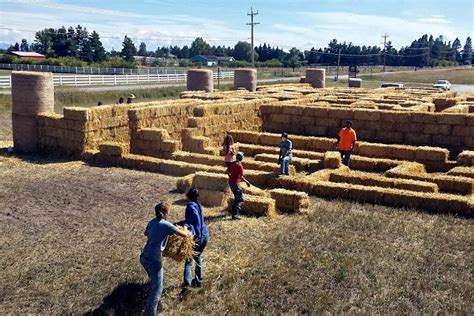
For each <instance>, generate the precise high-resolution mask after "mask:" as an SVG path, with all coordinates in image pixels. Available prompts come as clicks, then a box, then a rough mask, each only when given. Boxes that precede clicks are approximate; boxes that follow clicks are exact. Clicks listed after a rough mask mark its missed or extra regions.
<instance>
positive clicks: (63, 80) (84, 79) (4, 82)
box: [0, 71, 234, 88]
mask: <svg viewBox="0 0 474 316" xmlns="http://www.w3.org/2000/svg"><path fill="white" fill-rule="evenodd" d="M218 75H219V79H232V78H234V72H233V71H221V72H220V73H214V79H215V80H217V79H218ZM186 79H187V74H186V73H181V74H150V75H148V74H147V75H68V74H66V75H64V74H53V80H54V85H55V86H74V87H80V86H101V85H104V86H105V85H120V84H147V83H167V82H170V83H171V82H184V81H186ZM0 88H11V76H0Z"/></svg>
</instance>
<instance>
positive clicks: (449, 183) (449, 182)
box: [434, 175, 474, 195]
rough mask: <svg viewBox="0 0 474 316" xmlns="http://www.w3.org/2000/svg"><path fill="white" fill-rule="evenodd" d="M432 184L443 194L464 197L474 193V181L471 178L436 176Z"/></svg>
mask: <svg viewBox="0 0 474 316" xmlns="http://www.w3.org/2000/svg"><path fill="white" fill-rule="evenodd" d="M434 182H435V183H436V184H437V185H438V187H439V189H440V190H441V191H444V192H449V193H458V194H464V195H467V194H472V193H474V179H472V178H467V177H458V176H443V175H438V176H436V177H434Z"/></svg>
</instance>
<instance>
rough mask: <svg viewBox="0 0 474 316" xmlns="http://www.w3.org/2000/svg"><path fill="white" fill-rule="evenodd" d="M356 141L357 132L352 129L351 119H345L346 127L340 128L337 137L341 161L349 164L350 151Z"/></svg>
mask: <svg viewBox="0 0 474 316" xmlns="http://www.w3.org/2000/svg"><path fill="white" fill-rule="evenodd" d="M356 141H357V134H356V132H355V130H354V129H352V121H351V120H347V121H346V127H344V128H342V129H341V131H340V132H339V135H338V138H337V143H336V146H337V149H338V150H339V152H340V153H341V158H342V163H343V164H344V165H346V166H349V161H350V159H351V153H352V150H353V149H354V145H355V142H356Z"/></svg>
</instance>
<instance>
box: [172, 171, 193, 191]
mask: <svg viewBox="0 0 474 316" xmlns="http://www.w3.org/2000/svg"><path fill="white" fill-rule="evenodd" d="M193 180H194V174H189V175H187V176H184V177H181V178H179V179H178V180H176V190H177V191H178V192H179V193H186V192H188V190H189V189H190V188H191V186H192V185H193Z"/></svg>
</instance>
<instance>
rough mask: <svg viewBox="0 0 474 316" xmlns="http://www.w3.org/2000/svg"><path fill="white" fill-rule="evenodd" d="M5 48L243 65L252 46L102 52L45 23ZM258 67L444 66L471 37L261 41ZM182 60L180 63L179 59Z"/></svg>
mask: <svg viewBox="0 0 474 316" xmlns="http://www.w3.org/2000/svg"><path fill="white" fill-rule="evenodd" d="M8 50H9V51H35V52H38V53H42V54H45V55H46V56H47V57H48V58H62V57H70V58H75V59H78V60H80V61H84V62H87V63H102V62H105V61H107V60H110V59H123V60H124V61H125V62H129V63H132V62H133V61H134V56H144V57H155V58H157V59H158V60H157V63H159V62H160V59H166V58H170V57H173V58H177V59H178V60H182V61H183V63H184V60H189V59H191V58H192V57H194V56H197V55H205V56H232V57H234V59H235V60H236V62H234V63H231V66H239V65H242V66H247V65H248V63H249V62H250V60H251V52H252V47H251V45H250V44H249V43H248V42H242V41H239V42H237V43H236V44H235V45H234V46H233V47H231V46H221V45H218V46H216V45H212V46H211V45H210V44H209V43H207V42H206V41H205V40H204V39H203V38H201V37H198V38H196V39H195V40H194V41H193V42H192V43H191V45H189V46H188V45H184V46H182V47H179V46H176V45H175V46H161V47H160V46H158V47H157V48H156V49H155V50H149V49H148V47H147V45H146V43H145V42H141V43H140V44H139V45H138V47H137V46H136V45H135V43H134V42H133V41H132V39H131V38H130V37H129V36H125V37H124V40H123V42H122V49H121V50H120V51H115V50H113V49H112V50H111V51H109V52H107V51H106V50H105V48H104V47H103V45H102V42H101V40H100V35H99V34H98V33H97V32H96V31H92V32H89V31H88V30H87V29H86V28H85V27H82V26H81V25H78V26H76V27H72V26H70V27H68V28H66V27H64V26H63V27H61V28H58V29H54V28H47V29H43V30H40V31H38V32H36V34H35V39H34V42H33V43H31V44H29V43H28V42H27V40H26V39H22V40H21V42H20V43H15V44H14V45H12V46H11V47H10V48H9V49H8ZM254 50H255V56H256V60H257V61H258V63H257V65H258V66H269V67H272V66H273V67H293V68H295V67H299V66H301V65H337V64H338V63H339V64H340V65H343V66H347V65H381V64H386V65H389V66H415V67H427V66H449V65H470V64H472V63H473V54H472V40H471V38H470V37H468V38H467V39H466V40H465V43H464V45H462V43H461V41H460V40H459V38H456V39H455V40H454V41H453V42H451V41H446V40H445V39H444V38H443V36H438V37H436V38H434V37H433V36H432V35H427V34H425V35H423V36H422V37H420V38H419V39H417V40H414V41H413V42H412V43H411V44H410V45H408V46H403V47H401V48H400V49H399V50H397V49H395V48H394V47H393V46H392V43H391V42H390V41H389V42H388V43H387V44H386V45H385V47H379V46H366V45H363V46H359V45H354V44H352V43H351V42H349V43H346V42H342V43H341V42H338V41H337V40H336V39H333V40H331V41H330V42H329V43H328V45H327V46H326V47H324V48H315V47H313V48H311V49H309V50H304V51H301V50H299V49H297V48H292V49H290V50H288V51H285V50H283V49H282V48H280V47H278V46H271V45H268V44H266V43H264V44H262V45H259V46H257V47H255V48H254ZM180 64H181V62H180Z"/></svg>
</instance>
